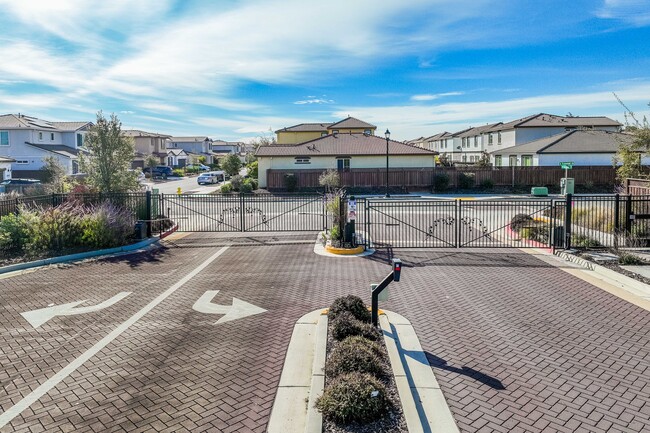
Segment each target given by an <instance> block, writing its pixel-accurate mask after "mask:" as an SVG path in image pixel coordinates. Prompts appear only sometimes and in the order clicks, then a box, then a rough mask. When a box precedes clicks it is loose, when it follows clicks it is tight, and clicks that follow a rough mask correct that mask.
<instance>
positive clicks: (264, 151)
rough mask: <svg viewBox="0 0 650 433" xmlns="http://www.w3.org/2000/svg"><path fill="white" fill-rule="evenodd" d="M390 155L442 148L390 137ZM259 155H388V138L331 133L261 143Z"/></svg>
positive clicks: (430, 153)
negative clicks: (289, 141)
mask: <svg viewBox="0 0 650 433" xmlns="http://www.w3.org/2000/svg"><path fill="white" fill-rule="evenodd" d="M389 143H390V144H389V154H390V155H437V154H438V152H434V151H431V150H426V149H423V148H421V147H415V146H410V145H408V144H404V143H400V142H398V141H393V140H390V141H389ZM256 155H257V156H261V157H264V156H342V155H346V156H347V155H350V156H352V155H386V139H385V138H383V137H377V136H375V135H364V134H337V135H327V136H325V137H320V138H317V139H315V140H311V141H308V142H306V143H301V144H296V145H287V146H278V145H275V146H260V148H259V149H258V150H257V152H256Z"/></svg>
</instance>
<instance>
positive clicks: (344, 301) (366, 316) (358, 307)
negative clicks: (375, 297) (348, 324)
mask: <svg viewBox="0 0 650 433" xmlns="http://www.w3.org/2000/svg"><path fill="white" fill-rule="evenodd" d="M344 311H349V312H350V313H352V315H353V316H354V317H355V318H356V319H357V320H360V321H362V322H366V323H369V322H370V319H371V316H370V311H368V308H367V307H366V304H364V303H363V301H362V300H361V298H359V297H358V296H354V295H347V296H343V297H341V298H337V299H335V300H334V302H332V305H330V308H329V313H328V316H329V318H330V319H331V320H334V319H335V318H336V316H338V315H339V314H341V313H343V312H344Z"/></svg>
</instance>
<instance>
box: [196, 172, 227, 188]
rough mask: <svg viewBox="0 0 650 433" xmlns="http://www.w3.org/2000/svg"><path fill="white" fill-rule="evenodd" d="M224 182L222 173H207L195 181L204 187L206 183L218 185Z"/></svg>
mask: <svg viewBox="0 0 650 433" xmlns="http://www.w3.org/2000/svg"><path fill="white" fill-rule="evenodd" d="M223 180H224V173H223V171H208V172H207V173H202V174H200V175H199V177H198V178H197V179H196V181H197V182H198V184H199V185H204V184H207V183H211V184H214V183H219V182H222V181H223Z"/></svg>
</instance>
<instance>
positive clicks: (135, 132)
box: [122, 129, 171, 138]
mask: <svg viewBox="0 0 650 433" xmlns="http://www.w3.org/2000/svg"><path fill="white" fill-rule="evenodd" d="M122 135H124V136H126V137H160V138H171V135H165V134H156V133H155V132H146V131H141V130H139V129H126V130H125V129H123V130H122Z"/></svg>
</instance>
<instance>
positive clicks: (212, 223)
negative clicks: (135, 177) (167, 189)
mask: <svg viewBox="0 0 650 433" xmlns="http://www.w3.org/2000/svg"><path fill="white" fill-rule="evenodd" d="M160 201H161V211H162V212H163V213H165V215H166V216H168V217H169V218H170V219H171V220H172V221H175V222H176V223H177V224H178V231H181V232H266V231H272V232H280V231H321V230H324V229H325V225H326V218H325V203H324V200H323V197H322V196H321V195H314V194H311V195H295V194H291V195H275V194H274V195H270V194H269V195H266V194H259V195H257V194H240V195H235V194H233V195H225V194H220V195H212V194H180V195H172V194H161V200H160Z"/></svg>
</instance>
